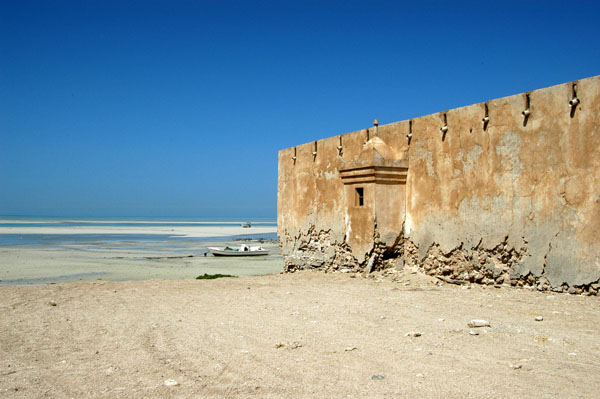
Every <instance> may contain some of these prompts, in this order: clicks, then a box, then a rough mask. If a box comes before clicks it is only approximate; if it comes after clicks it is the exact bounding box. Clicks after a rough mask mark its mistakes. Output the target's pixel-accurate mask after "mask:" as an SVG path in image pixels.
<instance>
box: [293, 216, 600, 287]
mask: <svg viewBox="0 0 600 399" xmlns="http://www.w3.org/2000/svg"><path fill="white" fill-rule="evenodd" d="M330 236H331V234H330V232H328V231H322V230H321V231H317V230H316V229H315V228H314V227H313V228H311V229H309V232H308V233H307V234H306V235H301V236H300V237H296V238H295V244H294V251H293V252H292V253H291V254H290V255H288V256H286V257H285V258H284V269H283V271H284V272H286V273H292V272H295V271H298V270H308V269H316V270H321V271H324V272H326V273H331V272H341V273H363V274H364V273H365V272H367V273H366V274H368V273H371V272H375V271H386V270H390V269H396V270H401V269H403V268H404V267H411V268H416V269H417V270H419V271H420V272H421V273H424V274H427V275H429V276H442V277H446V278H448V279H451V280H456V281H462V282H465V283H476V284H484V285H498V284H504V285H511V286H513V287H527V288H530V289H535V290H538V291H553V292H565V293H569V294H584V295H598V294H599V292H600V281H596V282H593V283H590V284H585V285H581V286H569V285H568V284H566V283H563V284H562V285H561V286H559V287H552V286H551V285H550V283H549V281H548V279H547V278H546V277H545V276H544V274H543V273H542V275H540V276H534V275H533V274H532V273H531V272H529V273H527V274H526V275H519V274H518V273H517V272H516V270H517V269H518V266H519V263H520V262H521V261H522V260H523V259H524V258H525V257H526V256H527V249H526V248H522V249H521V250H519V251H517V250H515V248H511V247H509V245H508V237H506V238H505V240H504V241H503V242H500V243H498V245H497V246H496V247H494V248H493V249H484V248H482V247H481V246H477V247H475V248H470V250H466V249H464V248H462V245H461V246H459V247H457V248H454V249H453V250H452V251H450V252H448V253H443V252H442V251H441V249H440V246H439V245H437V244H432V245H431V246H430V247H429V249H428V250H427V254H426V256H425V257H424V258H423V259H419V250H418V247H417V246H416V245H415V244H414V243H413V242H412V241H411V240H410V239H406V238H405V237H404V236H403V235H400V236H399V237H398V239H397V240H396V242H395V244H394V245H393V246H392V247H390V248H387V247H386V246H385V244H383V243H381V242H380V241H378V240H377V238H378V233H377V232H376V233H375V236H376V237H375V240H374V242H375V245H374V246H373V248H372V250H371V251H370V253H369V254H367V256H366V257H365V259H366V260H365V261H364V262H362V263H360V262H358V260H357V259H356V258H355V257H354V256H353V255H352V252H351V250H350V247H349V245H348V244H345V243H341V244H340V243H337V242H332V241H331V237H330ZM287 239H288V240H290V237H287ZM369 260H372V268H371V270H370V271H367V270H366V269H367V267H368V263H369Z"/></svg>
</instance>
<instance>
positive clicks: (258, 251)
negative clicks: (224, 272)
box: [208, 244, 269, 256]
mask: <svg viewBox="0 0 600 399" xmlns="http://www.w3.org/2000/svg"><path fill="white" fill-rule="evenodd" d="M208 250H209V251H210V253H211V254H213V255H214V256H259V255H268V254H269V250H268V249H264V248H263V247H260V246H259V247H251V246H248V245H246V244H242V245H240V247H239V248H231V247H224V248H223V247H208Z"/></svg>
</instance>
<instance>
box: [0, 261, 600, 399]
mask: <svg viewBox="0 0 600 399" xmlns="http://www.w3.org/2000/svg"><path fill="white" fill-rule="evenodd" d="M393 280H395V281H393ZM436 282H437V281H436V280H434V279H431V278H429V277H427V276H423V275H420V274H413V273H411V272H409V271H403V272H398V273H396V274H394V275H393V276H391V277H390V276H388V277H380V276H378V275H375V276H374V277H373V278H364V277H361V276H355V277H354V278H352V276H350V275H347V274H323V273H318V272H302V273H295V274H287V275H282V274H279V275H268V276H261V277H239V278H226V279H218V280H146V281H126V282H114V281H111V282H106V281H101V282H76V283H66V284H53V285H42V286H34V287H32V286H0V298H2V302H1V305H0V394H1V395H2V397H7V398H42V397H48V398H82V397H94V398H96V397H97V398H253V397H256V398H397V397H400V398H404V397H406V398H415V397H425V398H439V397H446V398H471V397H473V398H475V397H476V398H515V397H535V398H557V397H564V398H567V397H590V398H591V397H598V392H600V380H599V379H598V376H599V375H600V331H599V329H598V320H600V302H599V301H598V298H596V297H582V296H570V295H566V294H552V295H550V294H548V293H538V292H530V291H527V290H519V289H512V288H507V287H504V288H493V287H473V288H471V289H464V288H463V287H458V286H449V285H444V286H442V287H440V286H438V285H436ZM538 316H543V320H542V321H536V317H538ZM472 319H485V320H488V321H489V322H490V323H491V327H489V328H488V327H485V328H472V329H470V328H469V327H468V326H467V323H469V321H471V320H472ZM470 330H473V331H474V332H477V333H478V335H470V333H469V332H470ZM411 333H420V334H421V335H420V336H412V335H409V336H406V334H411ZM413 335H418V334H413Z"/></svg>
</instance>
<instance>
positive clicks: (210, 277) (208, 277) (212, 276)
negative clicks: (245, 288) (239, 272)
mask: <svg viewBox="0 0 600 399" xmlns="http://www.w3.org/2000/svg"><path fill="white" fill-rule="evenodd" d="M224 277H237V276H232V275H231V274H220V273H217V274H207V273H204V274H203V275H201V276H198V277H196V280H214V279H216V278H224Z"/></svg>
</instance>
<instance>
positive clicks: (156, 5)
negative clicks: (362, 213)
mask: <svg viewBox="0 0 600 399" xmlns="http://www.w3.org/2000/svg"><path fill="white" fill-rule="evenodd" d="M598 74H600V2H598V1H524V0H523V1H514V2H513V1H498V2H492V1H481V0H479V1H472V2H461V1H439V2H432V1H410V2H402V1H391V2H384V1H326V0H321V1H302V2H300V1H298V2H294V1H283V0H282V1H209V2H202V1H166V0H165V1H151V0H150V1H141V0H140V1H125V0H120V1H108V0H102V1H101V0H98V1H92V0H89V1H85V0H79V1H27V0H19V1H12V0H0V215H40V216H72V217H75V216H105V217H106V216H119V217H126V216H154V217H156V216H159V217H248V218H252V217H275V216H276V213H277V151H278V150H280V149H283V148H287V147H291V146H294V145H297V144H301V143H305V142H309V141H313V140H316V139H321V138H325V137H329V136H333V135H337V134H340V133H345V132H350V131H354V130H358V129H363V128H366V127H369V126H371V125H372V121H373V119H374V118H377V119H379V121H380V123H381V124H385V123H391V122H395V121H399V120H405V119H409V118H414V117H418V116H421V115H426V114H430V113H433V112H439V111H442V110H446V109H451V108H456V107H460V106H464V105H469V104H473V103H477V102H481V101H486V100H490V99H493V98H497V97H503V96H507V95H511V94H517V93H521V92H523V91H527V90H532V89H538V88H542V87H547V86H551V85H554V84H559V83H564V82H568V81H571V80H576V79H580V78H585V77H590V76H594V75H598Z"/></svg>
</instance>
